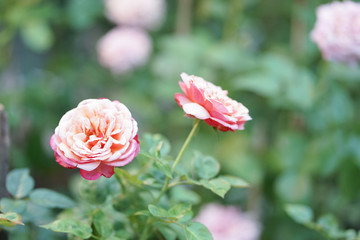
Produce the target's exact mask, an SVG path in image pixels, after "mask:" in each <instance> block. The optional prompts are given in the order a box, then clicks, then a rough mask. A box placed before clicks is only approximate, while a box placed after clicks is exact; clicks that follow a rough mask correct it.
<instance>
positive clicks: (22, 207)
mask: <svg viewBox="0 0 360 240" xmlns="http://www.w3.org/2000/svg"><path fill="white" fill-rule="evenodd" d="M0 210H1V211H2V212H16V213H18V214H23V213H25V211H26V201H25V200H20V199H15V200H13V199H10V198H2V199H1V200H0Z"/></svg>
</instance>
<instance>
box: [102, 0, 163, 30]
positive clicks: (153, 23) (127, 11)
mask: <svg viewBox="0 0 360 240" xmlns="http://www.w3.org/2000/svg"><path fill="white" fill-rule="evenodd" d="M105 11H106V16H107V18H108V19H109V20H110V21H112V22H114V23H116V24H119V25H126V26H134V27H141V28H145V29H155V28H157V27H158V26H159V25H160V24H161V23H162V22H163V19H164V16H165V1H164V0H105Z"/></svg>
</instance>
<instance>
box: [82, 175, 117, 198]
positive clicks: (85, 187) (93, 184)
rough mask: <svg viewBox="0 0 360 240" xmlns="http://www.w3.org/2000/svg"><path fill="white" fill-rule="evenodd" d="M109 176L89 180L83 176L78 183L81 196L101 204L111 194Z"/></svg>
mask: <svg viewBox="0 0 360 240" xmlns="http://www.w3.org/2000/svg"><path fill="white" fill-rule="evenodd" d="M107 180H108V179H107V178H100V179H98V180H96V181H88V180H85V179H83V178H81V179H80V180H79V182H78V185H77V189H76V190H77V191H78V195H79V196H80V198H82V199H83V200H85V201H87V202H89V203H91V204H101V203H103V202H104V201H105V200H106V198H107V197H108V196H109V195H110V194H111V192H110V190H109V185H108V183H109V182H108V181H107Z"/></svg>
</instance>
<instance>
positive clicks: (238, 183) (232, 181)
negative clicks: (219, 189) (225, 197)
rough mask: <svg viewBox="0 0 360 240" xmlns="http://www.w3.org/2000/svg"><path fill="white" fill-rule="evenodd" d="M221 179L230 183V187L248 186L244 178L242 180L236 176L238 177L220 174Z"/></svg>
mask: <svg viewBox="0 0 360 240" xmlns="http://www.w3.org/2000/svg"><path fill="white" fill-rule="evenodd" d="M220 178H221V179H224V180H225V181H227V182H228V183H230V185H231V186H232V187H236V188H246V187H249V183H247V182H246V181H245V180H243V179H242V178H238V177H234V176H230V175H224V176H220Z"/></svg>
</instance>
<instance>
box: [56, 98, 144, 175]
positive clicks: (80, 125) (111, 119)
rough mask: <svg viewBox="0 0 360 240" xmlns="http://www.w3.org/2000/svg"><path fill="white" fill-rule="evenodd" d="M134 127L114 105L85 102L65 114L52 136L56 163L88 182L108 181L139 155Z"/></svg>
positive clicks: (118, 105) (119, 106)
mask: <svg viewBox="0 0 360 240" xmlns="http://www.w3.org/2000/svg"><path fill="white" fill-rule="evenodd" d="M137 131H138V127H137V123H136V121H135V120H134V119H133V118H132V116H131V113H130V111H129V109H128V108H127V107H126V106H125V105H124V104H122V103H120V102H118V101H110V100H109V99H88V100H84V101H82V102H80V103H79V105H78V106H77V107H76V108H74V109H72V110H70V111H68V112H67V113H65V115H64V116H63V117H62V118H61V120H60V122H59V125H58V126H57V127H56V129H55V134H54V135H52V137H51V140H50V146H51V148H52V149H53V150H54V152H55V158H56V161H57V162H58V163H59V164H60V165H61V166H63V167H66V168H80V174H81V176H82V177H83V178H85V179H88V180H95V179H98V178H99V177H100V176H101V175H103V176H105V177H107V178H109V177H111V176H112V175H113V174H114V167H120V166H124V165H126V164H128V163H130V162H131V161H132V160H133V159H134V157H135V156H136V155H137V154H138V152H139V149H140V147H139V141H138V136H137Z"/></svg>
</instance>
